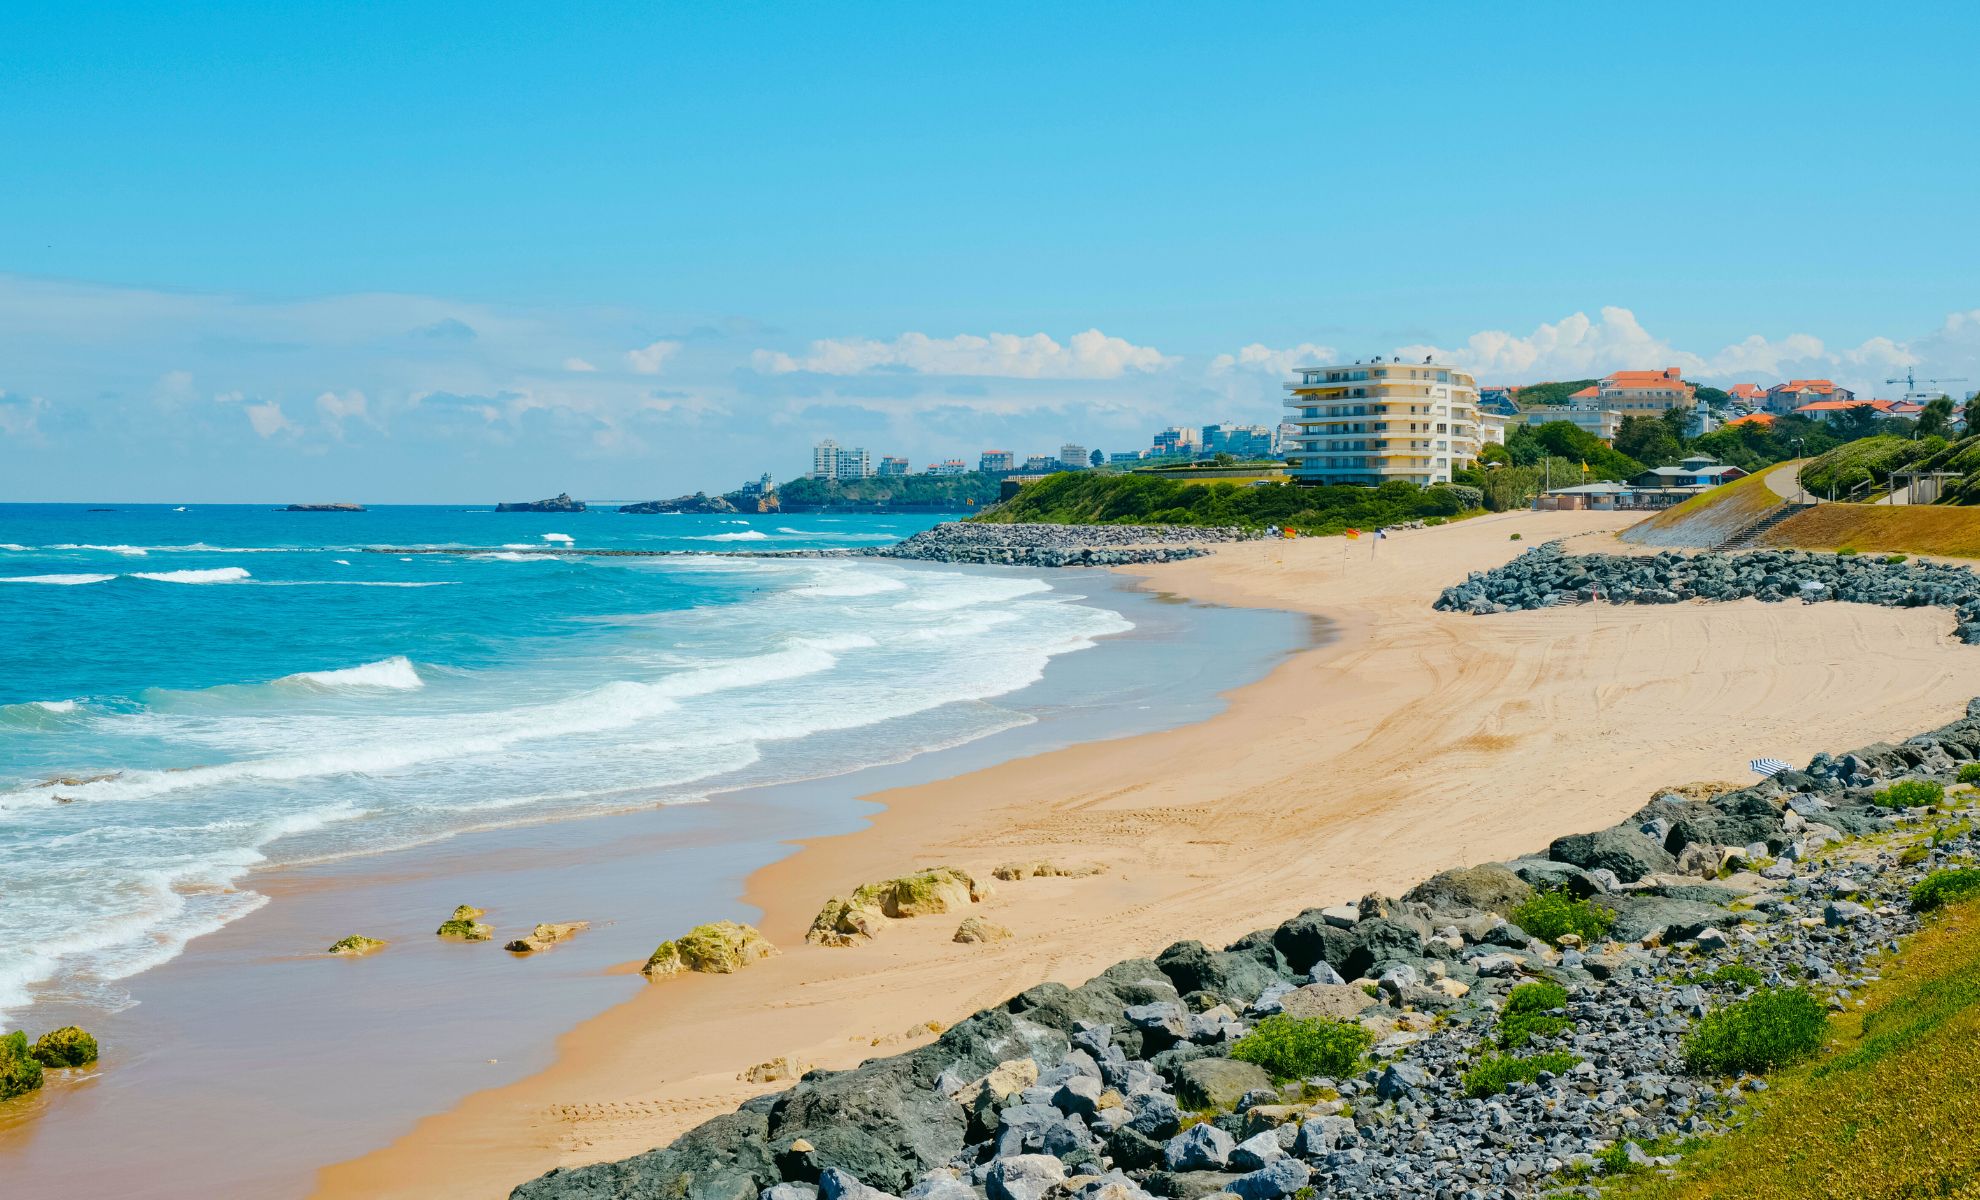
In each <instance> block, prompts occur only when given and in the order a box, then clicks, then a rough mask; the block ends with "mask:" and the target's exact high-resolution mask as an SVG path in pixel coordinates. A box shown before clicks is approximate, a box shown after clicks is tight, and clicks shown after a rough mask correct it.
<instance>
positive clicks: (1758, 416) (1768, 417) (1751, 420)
mask: <svg viewBox="0 0 1980 1200" xmlns="http://www.w3.org/2000/svg"><path fill="white" fill-rule="evenodd" d="M1762 394H1763V395H1764V394H1765V393H1762ZM1773 423H1774V414H1773V413H1770V412H1757V413H1748V414H1747V415H1746V416H1743V417H1734V418H1733V419H1732V420H1730V421H1727V422H1726V423H1725V425H1724V426H1723V428H1727V429H1730V428H1732V427H1733V426H1734V425H1758V426H1760V427H1761V428H1763V429H1764V428H1766V427H1767V426H1769V425H1772V424H1773Z"/></svg>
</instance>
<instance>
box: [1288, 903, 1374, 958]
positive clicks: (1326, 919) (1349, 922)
mask: <svg viewBox="0 0 1980 1200" xmlns="http://www.w3.org/2000/svg"><path fill="white" fill-rule="evenodd" d="M1342 912H1343V909H1339V908H1309V909H1307V910H1306V911H1305V912H1303V913H1301V914H1299V915H1298V916H1296V917H1294V918H1293V919H1292V920H1290V921H1287V922H1286V923H1285V924H1283V925H1281V926H1279V927H1278V928H1277V929H1275V930H1273V931H1272V945H1273V946H1274V947H1275V948H1276V949H1277V950H1278V951H1279V954H1280V956H1281V957H1283V958H1284V959H1285V961H1286V967H1287V969H1288V970H1291V971H1294V972H1302V973H1303V972H1307V971H1312V970H1314V969H1315V968H1316V967H1318V966H1321V965H1323V964H1327V963H1341V962H1346V961H1347V956H1348V951H1349V950H1351V949H1353V948H1354V936H1353V935H1352V934H1350V933H1349V932H1348V930H1349V929H1350V928H1352V927H1353V926H1354V924H1355V922H1356V921H1358V920H1360V917H1359V916H1356V915H1353V914H1354V910H1353V909H1352V908H1351V907H1348V908H1346V909H1345V912H1346V913H1347V914H1348V916H1347V917H1346V923H1345V924H1343V923H1342Z"/></svg>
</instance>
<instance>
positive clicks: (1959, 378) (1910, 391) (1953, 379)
mask: <svg viewBox="0 0 1980 1200" xmlns="http://www.w3.org/2000/svg"><path fill="white" fill-rule="evenodd" d="M1884 382H1885V383H1901V384H1903V385H1904V398H1905V399H1906V400H1909V399H1911V397H1912V396H1913V395H1914V394H1917V393H1918V385H1919V384H1921V383H1965V382H1966V376H1964V375H1953V376H1949V377H1948V378H1945V379H1919V378H1917V377H1916V376H1914V375H1913V374H1912V373H1911V368H1910V367H1906V368H1905V369H1904V377H1903V378H1901V379H1886V380H1885V381H1884Z"/></svg>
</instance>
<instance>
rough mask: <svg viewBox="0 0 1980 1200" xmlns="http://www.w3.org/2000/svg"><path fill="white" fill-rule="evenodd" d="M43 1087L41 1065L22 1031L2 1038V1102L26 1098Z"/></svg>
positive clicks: (0, 1081) (0, 1075)
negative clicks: (21, 1097)
mask: <svg viewBox="0 0 1980 1200" xmlns="http://www.w3.org/2000/svg"><path fill="white" fill-rule="evenodd" d="M40 1086H41V1064H40V1063H39V1062H36V1061H35V1058H34V1054H33V1052H32V1051H30V1050H29V1049H28V1040H27V1034H25V1033H22V1032H21V1031H20V1030H18V1029H17V1030H15V1031H14V1032H12V1033H10V1034H8V1035H7V1036H5V1037H0V1100H12V1099H13V1098H14V1097H16V1096H25V1095H27V1094H28V1093H29V1092H31V1091H33V1090H35V1089H36V1088H38V1087H40Z"/></svg>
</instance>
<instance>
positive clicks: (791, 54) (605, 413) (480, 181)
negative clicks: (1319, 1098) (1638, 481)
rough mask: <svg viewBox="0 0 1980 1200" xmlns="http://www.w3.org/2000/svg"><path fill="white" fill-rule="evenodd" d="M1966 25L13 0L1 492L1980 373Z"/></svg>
mask: <svg viewBox="0 0 1980 1200" xmlns="http://www.w3.org/2000/svg"><path fill="white" fill-rule="evenodd" d="M1976 35H1980V11H1976V10H1975V9H1974V8H1973V7H1972V6H1966V5H1954V4H1929V5H1903V6H1878V7H1875V8H1868V9H1866V8H1863V7H1862V6H1845V5H1839V4H1821V3H1815V4H1810V3H1799V4H1793V5H1785V4H1771V3H1749V4H1742V5H1736V6H1734V5H1723V4H1712V5H1706V4H1689V3H1672V4H1662V5H1589V4H1585V3H1581V4H1573V5H1569V4H1550V3H1535V4H1525V5H1489V6H1488V5H1477V4H1468V3H1464V4H1460V3H1423V4H1417V5H1410V6H1376V5H1354V6H1348V5H1339V4H1318V3H1304V4H1284V5H1279V4H1245V3H1238V4H1226V5H1202V4H1166V3H1133V4H1126V3H1123V4H1104V3H1075V4H1065V3H1056V4H1037V5H1032V4H998V3H985V4H975V5H966V6H965V5H930V4H925V3H921V4H878V3H873V4H859V3H850V4H836V5H817V4H795V3H791V4H769V3H752V2H749V0H733V2H729V3H722V4H708V3H696V4H675V3H656V2H653V0H647V2H645V3H611V2H600V3H589V4H584V5H572V6H551V5H543V4H541V3H504V2H501V0H483V2H477V3H473V4H468V3H459V4H443V3H422V2H419V0H407V2H405V3H399V4H394V5H358V4H350V3H319V4H298V3H284V2H282V0H258V2H256V3H233V2H229V0H208V2H206V3H201V4H192V3H179V4H164V3H152V4H129V3H115V2H111V0H106V2H103V3H98V4H93V5H88V6H84V5H75V4H67V3H44V2H42V0H12V2H11V3H9V4H6V5H0V80H4V81H5V82H4V86H0V163H4V164H5V166H6V171H5V183H4V186H0V501H4V500H19V501H79V502H80V501H126V502H136V501H147V500H149V501H160V502H164V501H171V502H185V501H199V502H207V503H215V502H223V501H254V502H261V501H280V502H288V501H315V500H332V499H351V500H359V501H365V502H372V503H387V502H420V501H430V502H448V503H452V502H462V503H467V502H476V503H480V502H488V501H492V500H498V499H529V498H535V497H539V496H547V495H554V494H556V493H558V492H566V491H568V492H570V493H571V494H573V495H576V496H578V497H580V498H586V499H593V500H603V499H608V498H609V499H614V500H639V499H649V498H655V497H665V496H674V495H679V494H683V493H686V492H691V491H696V490H708V491H711V492H712V491H719V490H727V489H730V488H733V487H735V486H737V485H738V484H740V483H741V482H743V481H744V480H745V479H750V478H754V477H755V476H756V475H758V474H760V473H762V472H765V471H768V472H770V473H771V474H773V475H774V476H776V477H777V478H779V479H785V478H789V477H791V476H794V475H797V474H800V473H802V472H803V471H804V470H805V469H807V468H808V466H809V462H810V455H809V447H810V445H811V444H812V443H813V442H814V441H816V440H818V439H819V438H822V437H833V438H836V439H837V440H838V441H840V442H841V443H843V444H847V445H861V446H864V447H866V448H867V449H868V450H869V451H870V452H871V453H872V454H873V455H874V456H875V457H876V459H877V457H878V456H879V455H881V454H902V455H907V456H909V457H910V458H911V459H912V460H913V462H914V465H915V466H916V468H917V469H919V468H921V467H923V466H925V465H926V464H927V463H929V462H932V461H936V460H939V459H945V458H950V457H963V458H965V459H967V460H969V461H971V462H972V463H973V462H974V460H975V457H976V455H977V453H978V452H979V451H981V450H983V449H986V448H997V449H1009V450H1012V451H1015V452H1016V453H1017V454H1018V455H1019V456H1020V458H1022V457H1023V456H1024V455H1026V454H1029V453H1045V452H1054V451H1056V449H1057V447H1058V446H1059V445H1060V444H1061V443H1062V442H1066V441H1073V442H1079V443H1081V444H1084V445H1087V446H1090V447H1098V448H1101V449H1106V450H1123V449H1130V448H1137V447H1142V446H1146V445H1147V444H1148V441H1149V438H1150V435H1151V434H1152V433H1153V432H1154V431H1155V430H1157V429H1160V428H1162V427H1164V426H1167V425H1170V424H1201V423H1206V422H1210V421H1220V420H1225V421H1240V422H1257V423H1266V424H1269V423H1273V422H1275V421H1276V420H1277V419H1278V416H1279V413H1280V411H1281V409H1280V404H1281V397H1282V394H1283V393H1282V391H1281V387H1280V385H1281V384H1282V383H1283V382H1284V381H1285V379H1286V372H1287V371H1288V370H1289V369H1290V368H1291V367H1292V366H1293V365H1295V364H1297V363H1301V362H1311V361H1317V360H1321V359H1327V358H1334V357H1342V358H1349V359H1352V358H1359V357H1365V356H1368V355H1374V354H1383V355H1387V354H1407V355H1422V354H1435V355H1437V356H1439V357H1440V358H1441V359H1445V360H1449V361H1452V362H1456V363H1458V364H1460V365H1463V366H1467V367H1469V368H1471V369H1473V370H1474V371H1475V372H1476V373H1477V374H1478V375H1479V378H1480V379H1481V381H1482V382H1486V383H1522V382H1533V381H1537V380H1542V379H1562V378H1580V377H1586V376H1592V375H1600V374H1602V373H1605V372H1607V371H1610V370H1617V369H1628V368H1647V367H1663V366H1669V365H1680V366H1683V367H1684V368H1685V371H1686V375H1687V377H1688V378H1692V379H1694V380H1696V381H1699V382H1704V383H1717V384H1720V385H1722V386H1723V385H1724V384H1727V383H1731V382H1738V381H1752V382H1758V383H1762V384H1765V383H1771V382H1775V381H1777V380H1780V379H1783V378H1799V377H1810V376H1821V377H1829V378H1833V379H1836V380H1837V381H1838V382H1840V383H1843V384H1844V385H1845V386H1849V387H1852V388H1855V389H1856V390H1858V392H1859V394H1862V395H1897V394H1900V393H1901V392H1902V391H1903V385H1902V384H1898V385H1889V384H1886V383H1885V382H1884V381H1885V380H1886V379H1888V378H1891V377H1892V376H1895V375H1902V374H1903V372H1904V370H1905V369H1906V368H1907V367H1910V368H1912V369H1914V370H1915V371H1916V372H1917V374H1918V375H1920V376H1922V377H1928V378H1938V377H1947V376H1965V377H1966V379H1967V381H1966V382H1964V383H1953V384H1949V385H1947V387H1946V390H1948V391H1953V392H1956V393H1963V392H1964V391H1968V390H1972V389H1974V388H1980V229H1976V219H1975V213H1976V211H1980V210H1977V209H1976V198H1980V120H1976V118H1975V115H1974V114H1975V111H1976V109H1975V105H1974V102H1973V101H1972V99H1971V96H1970V92H1971V88H1970V86H1969V85H1968V84H1967V82H1966V81H1967V77H1968V75H1969V74H1970V68H1971V53H1970V48H1971V47H1972V46H1973V45H1974V44H1976Z"/></svg>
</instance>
